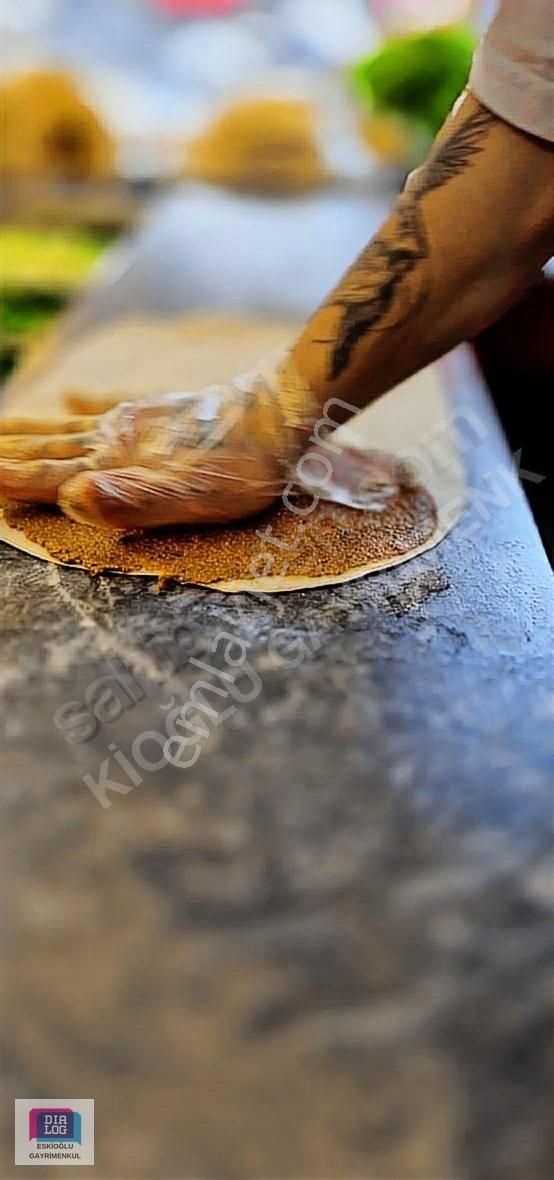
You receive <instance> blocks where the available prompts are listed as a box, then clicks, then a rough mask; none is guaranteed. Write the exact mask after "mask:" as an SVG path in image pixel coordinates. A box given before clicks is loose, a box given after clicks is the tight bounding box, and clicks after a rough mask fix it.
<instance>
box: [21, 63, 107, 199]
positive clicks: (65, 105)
mask: <svg viewBox="0 0 554 1180" xmlns="http://www.w3.org/2000/svg"><path fill="white" fill-rule="evenodd" d="M0 110H1V114H2V144H1V152H0V166H1V169H2V172H3V173H4V174H5V175H6V176H8V177H11V178H13V179H30V178H33V179H48V180H94V179H104V178H106V177H108V176H110V175H112V173H113V164H114V147H113V142H112V139H111V137H110V135H109V134H108V132H107V131H106V130H105V128H104V127H103V125H102V123H101V121H100V119H99V118H98V116H97V115H96V114H95V112H94V111H93V110H92V108H91V107H90V106H89V105H88V104H87V103H86V102H85V101H84V100H83V99H82V98H81V96H80V94H79V90H78V87H77V86H76V84H75V82H74V81H73V79H72V78H71V76H70V75H68V74H65V73H62V72H58V71H49V70H37V71H33V72H30V73H25V74H15V75H12V76H11V77H9V78H7V79H5V80H4V81H3V82H2V84H1V85H0Z"/></svg>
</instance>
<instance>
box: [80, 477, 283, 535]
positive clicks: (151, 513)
mask: <svg viewBox="0 0 554 1180" xmlns="http://www.w3.org/2000/svg"><path fill="white" fill-rule="evenodd" d="M280 490H281V485H279V484H275V483H273V482H271V481H267V480H265V479H263V478H261V479H260V478H256V476H255V474H254V473H252V474H251V476H250V477H249V478H245V477H244V476H237V475H235V474H234V473H231V472H225V471H217V470H209V471H208V470H200V469H199V468H196V469H192V470H189V471H188V472H187V476H186V477H185V478H183V479H179V478H178V477H177V476H172V475H170V474H167V473H164V472H156V471H151V470H150V469H149V468H147V467H123V468H118V469H114V470H112V471H86V472H83V473H82V474H80V475H77V476H76V477H75V478H74V479H71V480H70V481H69V483H67V484H64V486H63V488H62V489H61V491H60V495H59V504H60V507H61V508H62V509H63V511H64V512H65V513H66V514H67V515H68V516H70V517H71V518H72V519H73V520H78V521H81V522H82V523H84V524H94V525H99V526H100V527H103V528H112V529H138V528H140V529H143V528H157V527H159V526H162V525H169V524H206V523H210V524H212V523H216V524H217V523H223V522H226V521H230V520H237V519H239V518H240V517H243V516H248V515H251V514H252V513H254V512H260V511H261V510H262V509H263V508H266V507H267V506H268V505H269V504H271V503H272V502H273V500H274V499H275V497H276V496H277V495H279V491H280Z"/></svg>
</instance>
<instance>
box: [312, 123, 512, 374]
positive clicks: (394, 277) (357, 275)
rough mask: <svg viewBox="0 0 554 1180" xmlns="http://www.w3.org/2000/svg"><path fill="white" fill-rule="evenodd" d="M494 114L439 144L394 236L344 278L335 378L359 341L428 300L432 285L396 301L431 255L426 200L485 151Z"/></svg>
mask: <svg viewBox="0 0 554 1180" xmlns="http://www.w3.org/2000/svg"><path fill="white" fill-rule="evenodd" d="M494 120H495V116H494V115H493V114H491V112H490V111H487V110H485V109H483V108H481V109H480V110H478V111H475V112H474V113H473V114H471V115H470V116H469V117H468V118H467V119H466V120H465V122H464V123H462V124H461V125H460V126H459V127H457V128H456V129H455V130H454V131H453V132H452V134H451V136H450V137H449V138H448V139H446V140H444V141H443V142H442V143H440V144H439V145H437V147H436V148H435V149H434V151H432V152H431V155H430V156H429V158H428V160H427V162H426V163H425V164H424V165H423V167H422V168H421V170H420V171H419V172H417V173H416V174H415V176H414V177H413V179H412V182H411V184H410V187H409V188H408V189H406V190H405V192H404V193H403V194H402V196H401V197H400V198H399V200H398V202H397V205H396V224H395V227H394V234H393V235H391V233H390V230H389V232H388V233H387V234H386V235H385V234H377V235H376V237H375V238H373V239H372V241H371V242H370V243H369V245H368V246H367V247H366V249H365V250H364V251H363V253H362V254H361V255H360V257H359V258H358V259H357V260H356V262H355V263H354V264H353V266H351V267H350V270H349V271H348V272H347V274H346V277H345V278H344V280H343V281H342V282H341V284H340V287H339V288H338V291H337V297H336V298H335V299H333V298H332V299H331V306H334V307H340V308H341V310H342V318H341V324H340V327H339V331H338V335H337V336H336V337H335V338H334V347H333V351H332V358H331V377H332V378H333V379H334V380H336V379H337V378H338V377H340V376H341V374H342V373H343V372H344V370H345V369H346V368H347V367H348V365H349V363H350V360H351V357H352V352H353V350H354V348H355V347H356V345H357V343H358V341H359V340H361V339H362V338H363V337H364V336H366V335H367V333H368V332H371V331H385V330H388V329H389V328H392V327H397V326H398V325H399V324H400V323H402V322H403V320H404V319H406V318H407V317H408V316H409V315H411V314H413V312H414V310H415V309H416V308H417V307H418V306H420V305H421V304H422V303H423V302H424V301H425V299H426V298H427V294H428V292H427V289H426V287H425V284H424V282H423V280H424V276H422V282H423V289H422V290H420V291H419V292H417V291H416V292H415V293H414V294H413V295H412V297H411V299H410V304H409V306H408V307H405V308H404V310H403V309H402V306H401V305H398V304H397V303H396V300H397V294H398V291H399V288H401V287H402V284H403V282H404V280H405V278H406V276H407V275H410V274H413V273H414V271H416V270H417V267H418V266H419V264H420V263H422V262H423V261H424V260H425V259H426V258H427V256H428V240H427V234H426V231H425V223H424V220H423V215H422V210H421V201H422V198H423V197H425V196H426V195H427V193H430V192H432V191H433V189H437V188H441V187H443V186H444V185H445V184H448V182H449V181H450V180H453V179H454V178H455V177H456V176H459V175H460V173H462V172H464V171H465V169H466V168H467V167H468V166H469V164H470V163H471V160H472V159H473V157H474V156H475V155H477V154H478V153H479V152H481V151H482V150H483V147H484V140H485V137H486V134H487V131H488V129H489V127H490V126H491V124H492V123H493V122H494Z"/></svg>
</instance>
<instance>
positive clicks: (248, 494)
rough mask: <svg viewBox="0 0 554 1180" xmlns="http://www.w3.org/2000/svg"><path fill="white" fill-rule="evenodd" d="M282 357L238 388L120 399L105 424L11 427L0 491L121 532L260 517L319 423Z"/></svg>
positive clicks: (1, 461) (1, 447) (1, 459)
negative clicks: (255, 515)
mask: <svg viewBox="0 0 554 1180" xmlns="http://www.w3.org/2000/svg"><path fill="white" fill-rule="evenodd" d="M279 360H280V364H279V365H278V366H277V367H276V366H275V365H273V366H271V364H270V363H267V364H265V365H263V364H262V365H261V366H260V368H259V369H258V370H256V371H255V372H254V373H251V374H247V375H246V376H244V377H240V378H237V380H236V381H235V382H233V383H232V384H231V385H229V386H212V387H211V388H209V389H205V390H203V391H202V392H201V393H168V394H160V395H159V396H157V397H150V398H146V399H143V400H140V401H134V402H122V403H119V404H117V405H115V406H114V408H112V409H110V410H108V411H107V412H106V413H103V414H101V415H100V416H99V417H93V416H87V417H84V418H78V419H73V420H70V421H67V422H62V423H57V422H56V423H54V422H43V423H33V422H31V421H30V420H29V421H28V422H24V421H22V420H13V421H11V422H10V421H9V420H8V421H7V422H4V423H3V424H2V426H3V429H2V431H1V433H2V434H3V435H4V437H3V438H2V440H1V441H0V494H2V495H4V496H5V497H7V498H11V499H17V500H26V501H34V502H36V503H49V504H53V503H57V504H59V506H60V507H61V509H62V510H63V511H64V512H65V513H66V514H67V515H68V516H70V517H71V518H72V519H73V520H78V521H81V522H84V523H86V524H93V525H99V526H100V527H104V528H113V529H136V528H152V527H155V526H158V525H167V524H205V523H218V522H224V521H231V520H236V519H239V518H240V517H243V516H249V515H251V514H253V513H255V512H259V511H261V510H262V509H264V508H267V507H268V506H269V505H270V504H271V503H272V502H273V500H275V499H276V498H277V497H278V496H279V495H280V493H281V492H282V490H283V487H284V486H285V483H286V482H287V470H288V467H289V464H290V462H291V461H292V460H294V459H295V458H296V456H297V455H298V454H299V453H300V451H301V450H302V446H303V443H304V441H305V439H306V438H307V435H308V433H309V429H310V427H311V424H312V421H313V418H314V416H315V415H314V413H312V412H311V398H310V396H309V394H308V391H307V390H306V389H304V388H303V387H301V385H300V383H299V381H298V378H297V376H296V375H294V379H293V378H292V377H291V366H290V362H288V361H287V360H285V361H283V358H282V356H281V357H280V358H279ZM92 404H94V403H92Z"/></svg>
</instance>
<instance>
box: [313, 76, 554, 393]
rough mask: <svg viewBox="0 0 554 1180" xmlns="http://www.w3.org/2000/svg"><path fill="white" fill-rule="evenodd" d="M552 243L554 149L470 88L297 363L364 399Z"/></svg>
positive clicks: (469, 320) (519, 282) (407, 370)
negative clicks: (506, 120) (500, 114)
mask: <svg viewBox="0 0 554 1180" xmlns="http://www.w3.org/2000/svg"><path fill="white" fill-rule="evenodd" d="M552 252H554V152H553V150H552V149H551V148H550V147H549V146H548V145H546V144H545V143H543V142H541V141H538V140H535V139H533V138H531V137H530V136H527V135H525V134H523V133H522V132H520V131H516V130H515V129H514V128H512V127H510V126H509V125H508V124H506V123H504V122H503V121H502V120H500V119H498V118H497V117H496V116H495V115H493V114H491V113H490V112H489V111H487V110H485V108H483V107H482V106H480V104H479V103H478V102H477V101H476V99H474V98H473V97H472V96H471V95H468V96H466V97H465V99H464V101H463V102H462V103H461V105H460V107H459V108H458V110H457V112H456V114H455V115H454V116H451V117H450V118H449V119H448V120H447V123H446V124H445V126H444V127H443V129H442V131H441V133H440V135H439V137H438V139H437V141H436V142H435V145H434V147H433V150H432V152H431V154H430V156H429V157H428V159H427V161H426V162H425V163H424V164H423V165H422V167H421V168H420V169H418V171H417V172H416V173H414V174H413V175H412V177H411V178H410V180H409V182H408V184H407V186H406V189H405V190H404V192H403V193H402V194H401V196H400V197H399V198H398V200H397V202H396V204H395V206H394V208H393V210H392V213H391V215H390V217H389V218H388V220H387V221H386V222H385V224H384V225H383V226H382V228H381V229H380V230H379V232H378V233H377V234H376V236H375V237H374V238H373V239H372V241H371V242H370V243H369V245H368V246H367V248H366V249H365V250H364V251H363V253H362V254H361V255H360V257H359V258H358V259H357V260H356V262H355V263H354V264H353V266H352V267H351V268H350V270H349V271H348V272H347V273H346V275H345V276H344V278H343V279H342V280H341V282H340V283H339V284H338V286H337V287H336V288H335V290H334V291H333V292H332V293H331V295H330V296H329V298H328V299H327V300H326V302H325V303H324V304H323V305H322V306H321V307H320V308H319V310H318V311H317V312H316V313H315V315H314V316H313V317H312V319H311V320H310V321H309V322H308V324H307V326H306V328H305V330H304V332H303V333H302V335H301V337H300V339H299V340H298V342H297V344H296V346H295V349H294V351H293V357H292V361H293V365H294V368H295V370H296V371H297V373H298V375H299V377H300V378H301V380H302V382H303V383H305V384H306V385H308V386H309V388H310V390H311V391H312V393H313V394H315V395H316V398H317V401H318V402H321V403H323V402H324V401H325V400H326V399H327V398H329V397H331V396H334V397H340V398H343V399H344V400H345V401H347V402H349V403H351V404H354V405H357V406H360V407H362V406H365V405H367V404H368V403H369V402H371V401H373V400H374V399H375V398H376V397H378V396H379V395H380V394H382V393H384V392H385V391H386V390H387V389H390V388H391V387H392V386H393V385H396V384H397V383H398V382H399V381H402V380H405V379H406V378H407V377H409V376H410V375H411V374H412V373H414V372H416V371H417V370H418V369H420V368H422V367H423V366H424V365H426V364H429V363H430V362H431V361H432V360H434V359H436V358H437V357H439V356H441V355H442V354H443V353H445V352H447V351H448V350H449V349H450V348H452V347H453V346H454V345H455V344H458V343H459V342H460V341H462V340H465V339H467V338H469V337H471V336H473V335H474V334H475V333H476V332H478V331H479V329H480V328H482V327H483V326H484V325H485V324H486V323H489V322H490V321H492V320H493V319H495V318H496V316H497V315H499V314H500V312H501V311H502V310H503V309H504V308H505V307H506V306H507V305H509V303H510V302H511V301H513V300H514V299H515V298H517V296H518V295H519V293H520V292H521V291H522V290H524V289H525V287H526V286H528V285H529V284H530V283H531V282H533V281H534V279H535V278H536V277H537V275H538V273H539V271H540V267H541V266H542V265H543V263H544V262H545V261H546V259H547V258H548V257H549V256H550V254H551V253H552Z"/></svg>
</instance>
